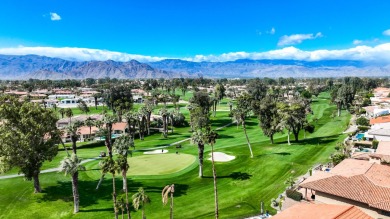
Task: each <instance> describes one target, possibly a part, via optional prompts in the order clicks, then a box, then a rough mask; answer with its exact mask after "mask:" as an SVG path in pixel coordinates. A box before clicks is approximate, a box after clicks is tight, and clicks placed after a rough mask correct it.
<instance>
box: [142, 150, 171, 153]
mask: <svg viewBox="0 0 390 219" xmlns="http://www.w3.org/2000/svg"><path fill="white" fill-rule="evenodd" d="M166 153H168V150H160V149H159V150H154V151H146V152H144V154H166Z"/></svg>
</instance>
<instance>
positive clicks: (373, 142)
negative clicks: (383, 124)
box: [372, 140, 379, 150]
mask: <svg viewBox="0 0 390 219" xmlns="http://www.w3.org/2000/svg"><path fill="white" fill-rule="evenodd" d="M378 144H379V141H377V140H374V141H372V148H373V149H375V150H376V149H377V148H378Z"/></svg>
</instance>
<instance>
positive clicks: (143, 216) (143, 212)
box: [142, 201, 145, 219]
mask: <svg viewBox="0 0 390 219" xmlns="http://www.w3.org/2000/svg"><path fill="white" fill-rule="evenodd" d="M142 219H145V202H144V201H143V202H142Z"/></svg>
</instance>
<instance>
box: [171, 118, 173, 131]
mask: <svg viewBox="0 0 390 219" xmlns="http://www.w3.org/2000/svg"><path fill="white" fill-rule="evenodd" d="M171 133H173V119H172V117H171Z"/></svg>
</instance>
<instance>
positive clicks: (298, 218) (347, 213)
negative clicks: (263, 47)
mask: <svg viewBox="0 0 390 219" xmlns="http://www.w3.org/2000/svg"><path fill="white" fill-rule="evenodd" d="M272 218H275V219H313V218H316V219H349V218H359V219H371V218H372V217H370V216H369V215H367V214H366V213H364V212H363V211H362V210H360V209H359V208H357V207H355V206H352V205H328V204H306V203H299V204H296V205H293V206H292V207H290V208H287V209H286V210H284V211H282V212H281V213H279V214H277V215H275V216H273V217H272Z"/></svg>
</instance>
